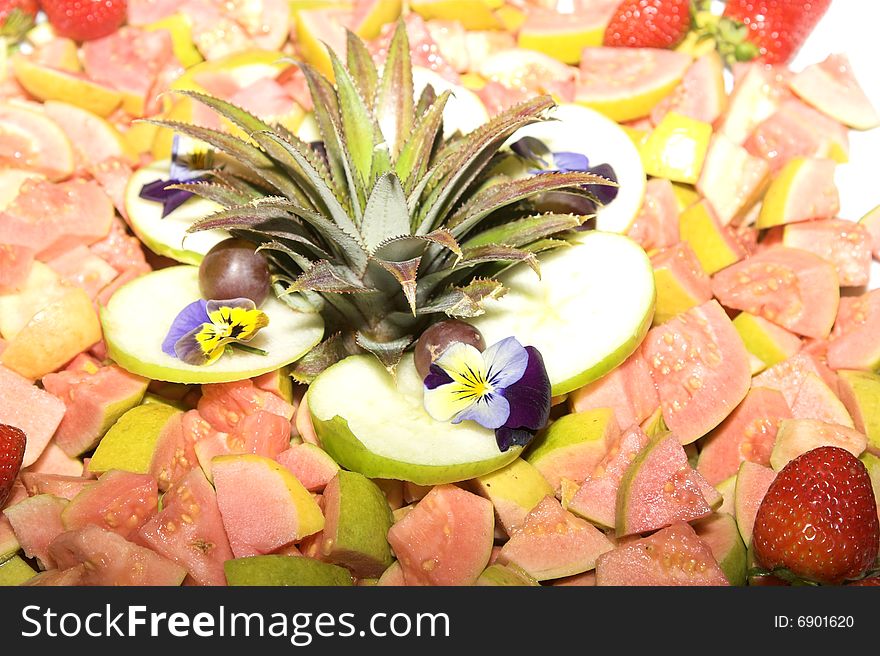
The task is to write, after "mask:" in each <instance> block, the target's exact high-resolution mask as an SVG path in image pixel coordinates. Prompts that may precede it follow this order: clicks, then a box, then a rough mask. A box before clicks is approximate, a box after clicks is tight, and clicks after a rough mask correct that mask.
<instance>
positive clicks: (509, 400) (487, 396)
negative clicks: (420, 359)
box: [425, 337, 550, 451]
mask: <svg viewBox="0 0 880 656" xmlns="http://www.w3.org/2000/svg"><path fill="white" fill-rule="evenodd" d="M425 409H426V410H427V412H428V414H430V415H431V416H432V417H433V418H434V419H437V420H438V421H450V420H451V421H452V423H454V424H457V423H460V422H462V421H466V420H469V421H475V422H477V423H478V424H480V425H481V426H483V427H485V428H490V429H492V430H494V431H495V439H496V441H497V442H498V447H499V448H500V449H501V450H502V451H507V450H508V449H509V448H510V447H511V446H514V445H520V446H524V445H525V444H527V443H528V442H529V441H530V440H531V439H532V437H533V436H534V434H535V432H536V431H537V430H539V429H541V428H543V427H544V425H545V424H546V423H547V420H548V418H549V416H550V380H549V378H548V377H547V370H546V369H545V367H544V360H543V358H542V357H541V354H540V353H539V352H538V350H537V349H535V348H534V347H532V346H527V347H524V346H523V345H522V344H520V343H519V341H517V339H516V338H515V337H508V338H506V339H503V340H501V341H500V342H498V343H496V344H493V345H492V346H490V347H489V348H488V349H486V350H485V351H484V352H482V353H481V352H480V351H479V350H477V349H476V348H475V347H473V346H471V345H470V344H465V343H462V342H457V343H455V344H452V345H451V346H449V348H447V349H446V350H445V351H444V352H443V353H442V355H441V356H440V357H439V358H437V360H435V361H434V363H433V364H432V365H431V369H430V372H429V373H428V376H427V377H426V378H425Z"/></svg>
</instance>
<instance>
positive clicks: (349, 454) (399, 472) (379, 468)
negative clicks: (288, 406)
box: [312, 414, 522, 485]
mask: <svg viewBox="0 0 880 656" xmlns="http://www.w3.org/2000/svg"><path fill="white" fill-rule="evenodd" d="M312 423H313V424H314V425H315V432H316V433H317V434H318V439H319V440H320V441H321V446H322V447H323V449H324V450H325V451H326V452H327V453H329V454H330V456H331V457H332V458H333V459H334V460H335V461H336V462H338V463H339V464H340V465H342V466H343V467H345V468H346V469H349V470H351V471H356V472H358V473H359V474H363V475H364V476H366V477H367V478H391V479H396V480H402V481H409V482H411V483H415V484H417V485H443V484H445V483H458V482H460V481H466V480H470V479H472V478H476V477H478V476H483V475H484V474H489V473H491V472H493V471H495V470H497V469H501V468H502V467H504V466H505V465H508V464H510V463H511V462H513V461H514V460H516V458H517V457H518V456H519V455H520V453H521V452H522V448H521V447H518V446H515V447H511V448H510V449H508V450H507V451H505V452H504V453H502V454H501V455H499V456H497V457H495V458H490V459H487V460H480V461H478V462H466V463H461V464H455V465H420V464H414V463H411V462H404V461H402V460H394V459H392V458H386V457H384V456H379V455H376V454H375V453H372V452H370V451H368V450H367V449H366V448H365V447H364V445H363V444H362V443H361V441H360V440H358V439H357V438H356V437H355V436H354V435H353V434H352V432H351V430H349V428H348V422H347V421H346V420H345V419H343V418H342V417H339V416H337V417H333V418H332V419H330V420H327V421H324V420H321V419H319V418H317V417H315V415H314V414H313V415H312Z"/></svg>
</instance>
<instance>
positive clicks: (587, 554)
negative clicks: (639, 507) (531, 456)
mask: <svg viewBox="0 0 880 656" xmlns="http://www.w3.org/2000/svg"><path fill="white" fill-rule="evenodd" d="M613 548H614V545H613V544H612V542H611V541H610V540H609V539H608V538H607V537H605V534H603V533H602V532H601V531H600V530H599V529H597V528H596V527H595V526H593V525H592V524H590V523H589V522H586V521H584V520H583V519H581V518H580V517H575V516H574V515H572V514H571V513H569V512H567V511H565V510H564V509H563V508H562V506H561V505H559V502H558V501H557V500H556V499H554V498H553V497H552V496H548V497H545V498H544V499H543V501H541V502H540V503H539V504H538V505H537V506H536V507H535V509H534V510H532V511H531V512H530V513H529V514H528V515H527V516H526V518H525V521H523V523H522V525H521V526H520V527H519V528H517V529H516V530H514V531H513V533H512V534H511V536H510V540H508V541H507V542H506V543H505V545H504V546H503V547H502V548H501V554H500V555H499V557H498V562H499V563H500V564H502V565H511V564H512V565H516V566H517V567H520V568H522V569H523V570H525V572H526V573H527V574H529V576H531V577H533V578H534V579H536V580H538V581H546V580H549V579H558V578H562V577H564V576H572V575H574V574H580V573H582V572H586V571H588V570H591V569H593V568H594V567H595V566H596V559H597V558H598V557H600V556H601V555H602V554H603V553H607V552H609V551H611V550H612V549H613Z"/></svg>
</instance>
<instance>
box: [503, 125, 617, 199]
mask: <svg viewBox="0 0 880 656" xmlns="http://www.w3.org/2000/svg"><path fill="white" fill-rule="evenodd" d="M510 149H511V150H512V151H513V152H514V153H516V154H517V155H519V156H520V157H522V158H523V159H525V160H527V161H528V162H529V163H531V164H532V165H533V166H535V167H536V168H533V169H530V170H529V173H531V174H532V175H536V174H539V173H592V174H594V175H598V176H601V177H603V178H605V179H606V180H611V181H612V182H615V183H616V182H617V174H616V173H615V172H614V168H613V167H612V166H611V165H610V164H597V165H596V166H592V167H591V166H590V160H589V159H588V158H587V156H586V155H585V154H583V153H576V152H571V151H566V150H562V151H551V150H550V148H548V147H547V145H546V144H545V143H544V142H543V141H541V140H540V139H537V138H535V137H523V138H522V139H519V140H517V141H515V142H514V143H512V144H511V145H510ZM585 188H586V189H587V190H588V191H589V192H590V193H591V194H593V195H594V196H595V197H596V198H597V200H598V201H599V202H600V203H602V204H603V205H607V204H608V203H610V202H611V201H613V200H614V199H615V198H617V192H618V188H617V186H616V185H585Z"/></svg>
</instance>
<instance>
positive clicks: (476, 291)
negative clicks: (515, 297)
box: [419, 278, 507, 319]
mask: <svg viewBox="0 0 880 656" xmlns="http://www.w3.org/2000/svg"><path fill="white" fill-rule="evenodd" d="M506 292H507V290H506V289H505V288H504V286H503V285H502V284H501V283H500V282H498V281H497V280H493V279H492V278H475V279H474V280H472V281H471V282H470V283H469V284H467V285H465V286H463V287H450V288H449V289H447V290H446V291H445V292H442V293H441V294H440V295H439V296H437V297H436V298H433V299H431V303H430V304H428V305H425V306H423V307H420V308H419V314H436V313H439V312H442V313H444V314H446V315H448V316H450V317H455V318H459V319H469V318H472V317H478V316H480V315H481V314H483V313H484V312H485V310H484V309H483V307H482V302H483V301H484V300H486V299H487V298H501V297H502V296H504V294H505V293H506Z"/></svg>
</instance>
